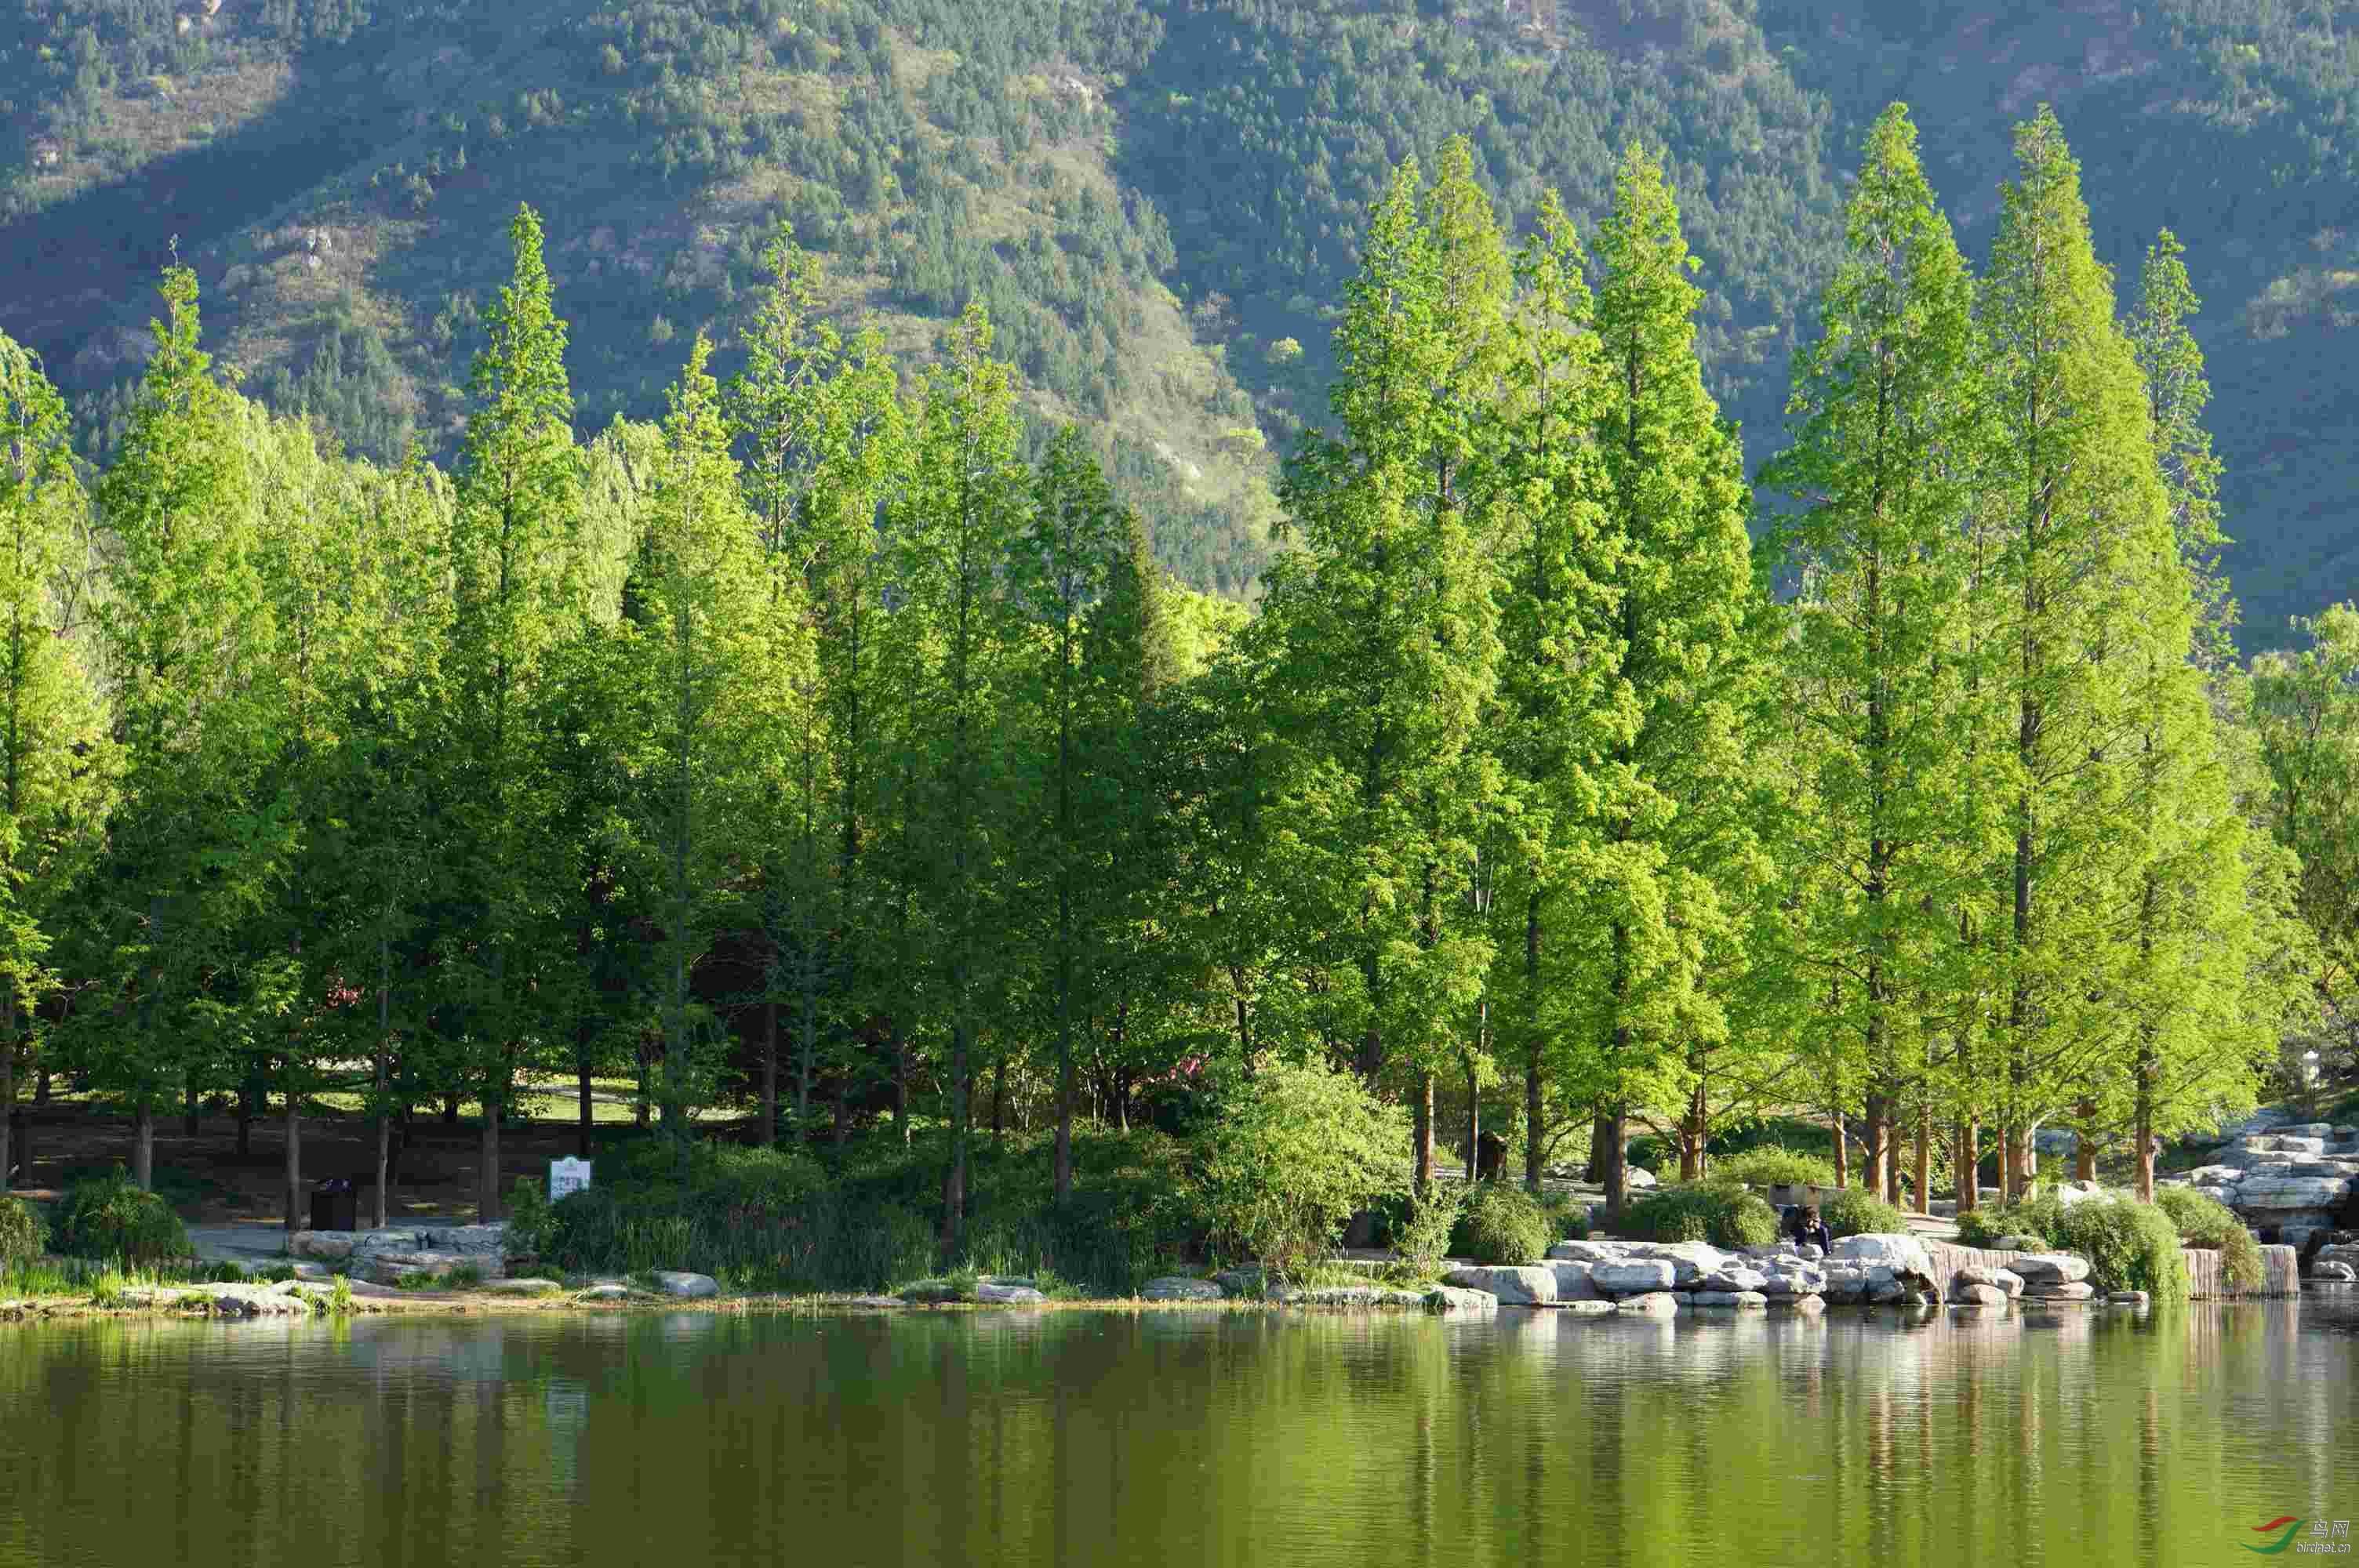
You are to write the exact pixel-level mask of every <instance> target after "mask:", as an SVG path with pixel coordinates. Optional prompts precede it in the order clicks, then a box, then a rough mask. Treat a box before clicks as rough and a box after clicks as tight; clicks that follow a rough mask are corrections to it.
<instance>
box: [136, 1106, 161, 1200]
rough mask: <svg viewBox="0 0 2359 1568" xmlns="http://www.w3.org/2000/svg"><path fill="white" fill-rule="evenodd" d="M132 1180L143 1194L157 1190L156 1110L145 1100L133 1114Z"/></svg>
mask: <svg viewBox="0 0 2359 1568" xmlns="http://www.w3.org/2000/svg"><path fill="white" fill-rule="evenodd" d="M131 1180H132V1183H133V1184H135V1185H136V1186H137V1187H138V1189H139V1190H140V1191H141V1192H143V1193H152V1192H154V1191H155V1190H156V1108H155V1107H154V1106H152V1105H150V1104H148V1103H147V1100H145V1099H142V1100H141V1101H140V1102H139V1106H138V1108H137V1109H136V1110H134V1111H133V1112H132V1113H131Z"/></svg>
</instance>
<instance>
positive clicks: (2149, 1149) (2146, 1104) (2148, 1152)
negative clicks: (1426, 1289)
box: [2133, 1080, 2155, 1203]
mask: <svg viewBox="0 0 2359 1568" xmlns="http://www.w3.org/2000/svg"><path fill="white" fill-rule="evenodd" d="M2133 1136H2135V1137H2136V1139H2137V1200H2138V1202H2140V1203H2152V1202H2154V1144H2155V1137H2154V1093H2153V1090H2152V1089H2151V1088H2150V1087H2148V1085H2147V1083H2146V1082H2144V1081H2143V1080H2141V1081H2140V1082H2139V1084H2138V1093H2137V1129H2136V1132H2135V1133H2134V1134H2133Z"/></svg>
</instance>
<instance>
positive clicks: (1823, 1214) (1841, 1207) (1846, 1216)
mask: <svg viewBox="0 0 2359 1568" xmlns="http://www.w3.org/2000/svg"><path fill="white" fill-rule="evenodd" d="M1819 1217H1820V1218H1821V1219H1822V1220H1824V1221H1826V1226H1827V1234H1828V1235H1830V1236H1889V1235H1892V1234H1894V1233H1895V1232H1905V1231H1906V1230H1907V1229H1908V1216H1906V1215H1904V1214H1902V1213H1901V1212H1900V1211H1899V1210H1898V1209H1897V1208H1895V1207H1893V1206H1891V1205H1890V1204H1888V1203H1886V1202H1885V1201H1884V1200H1883V1199H1882V1198H1880V1197H1877V1196H1876V1195H1875V1194H1874V1193H1871V1192H1867V1191H1865V1190H1864V1189H1863V1188H1859V1187H1846V1188H1844V1189H1843V1191H1842V1192H1839V1193H1830V1194H1828V1195H1825V1196H1824V1197H1822V1198H1821V1199H1820V1200H1819Z"/></svg>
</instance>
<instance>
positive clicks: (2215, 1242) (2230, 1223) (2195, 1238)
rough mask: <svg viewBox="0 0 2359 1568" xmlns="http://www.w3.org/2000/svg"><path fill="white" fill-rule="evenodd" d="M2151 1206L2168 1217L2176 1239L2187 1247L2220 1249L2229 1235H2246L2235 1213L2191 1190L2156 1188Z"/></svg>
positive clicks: (2242, 1223) (2187, 1188)
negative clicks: (2177, 1232)
mask: <svg viewBox="0 0 2359 1568" xmlns="http://www.w3.org/2000/svg"><path fill="white" fill-rule="evenodd" d="M2154 1206H2155V1207H2157V1208H2158V1209H2160V1210H2162V1212H2163V1213H2165V1214H2167V1215H2169V1217H2170V1222H2171V1224H2173V1225H2175V1226H2177V1227H2179V1238H2180V1240H2181V1241H2184V1242H2185V1243H2187V1245H2188V1246H2190V1247H2212V1248H2217V1247H2222V1246H2224V1245H2225V1244H2226V1242H2227V1238H2228V1236H2229V1234H2230V1233H2231V1232H2236V1233H2240V1234H2245V1235H2249V1234H2250V1232H2248V1231H2245V1222H2244V1221H2243V1220H2241V1219H2238V1218H2237V1217H2236V1211H2235V1210H2234V1209H2232V1208H2230V1207H2229V1206H2227V1205H2226V1204H2223V1203H2222V1202H2221V1201H2220V1200H2219V1199H2218V1198H2215V1197H2212V1196H2210V1195H2206V1194H2203V1193H2199V1192H2197V1191H2196V1190H2195V1189H2194V1188H2193V1187H2180V1186H2172V1187H2158V1188H2157V1189H2156V1190H2155V1195H2154Z"/></svg>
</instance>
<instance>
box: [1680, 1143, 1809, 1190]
mask: <svg viewBox="0 0 2359 1568" xmlns="http://www.w3.org/2000/svg"><path fill="white" fill-rule="evenodd" d="M1708 1169H1709V1173H1710V1176H1711V1179H1712V1180H1713V1181H1716V1182H1736V1183H1740V1184H1743V1185H1745V1186H1749V1187H1777V1186H1810V1185H1816V1186H1822V1187H1831V1186H1833V1185H1834V1184H1835V1168H1834V1164H1833V1162H1831V1161H1829V1160H1827V1159H1825V1158H1823V1157H1821V1156H1820V1155H1817V1154H1802V1153H1798V1152H1795V1151H1793V1150H1791V1149H1781V1148H1779V1147H1778V1146H1777V1145H1776V1144H1774V1143H1770V1144H1762V1145H1759V1146H1756V1147H1755V1148H1751V1149H1747V1150H1745V1151H1743V1152H1740V1153H1735V1154H1723V1155H1719V1156H1717V1157H1715V1158H1714V1159H1713V1160H1712V1162H1711V1164H1710V1166H1709V1168H1708Z"/></svg>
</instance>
